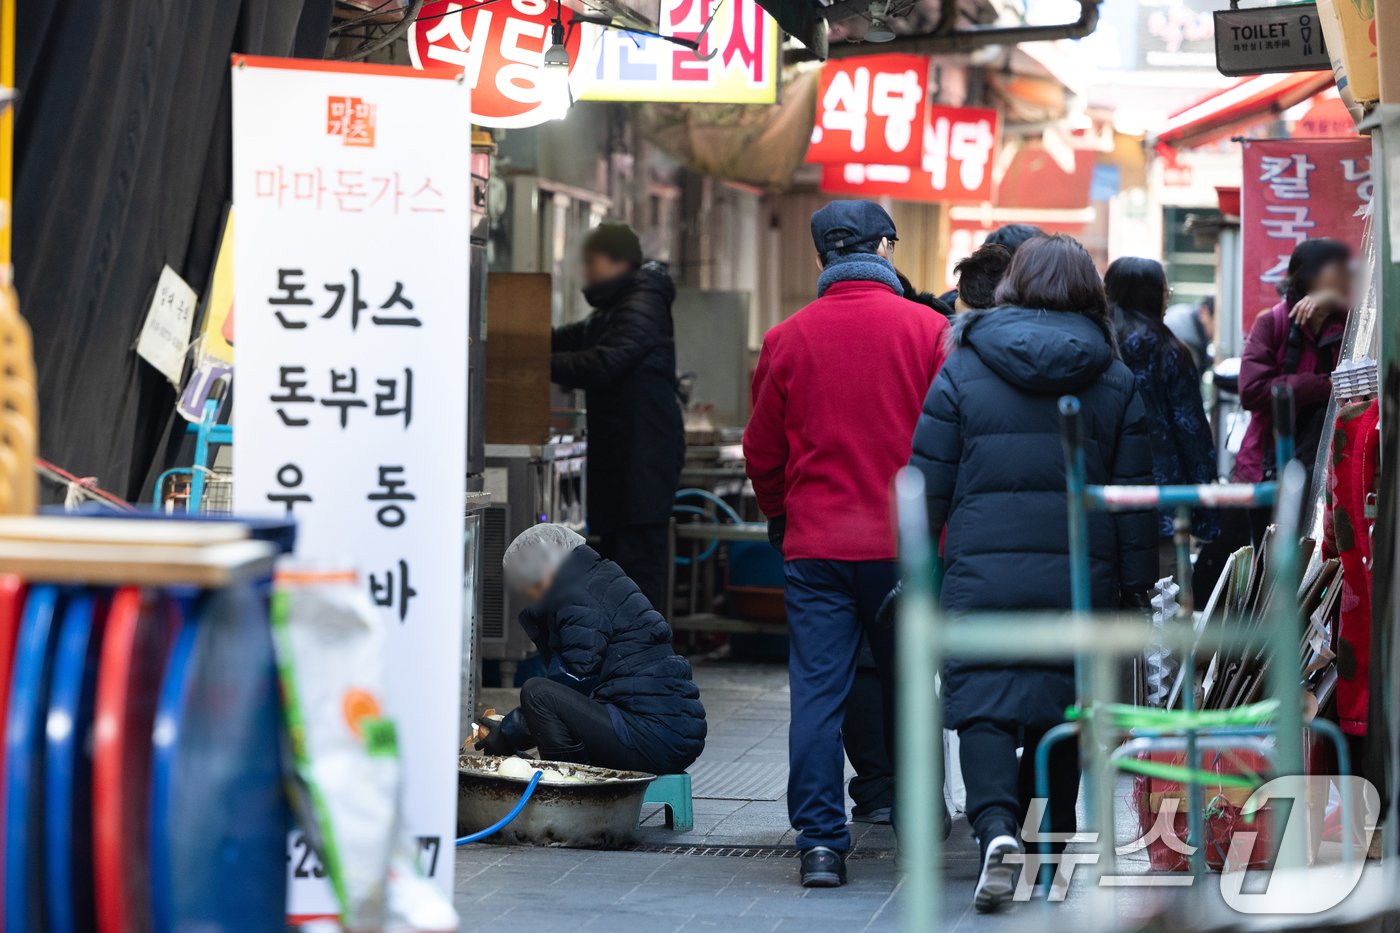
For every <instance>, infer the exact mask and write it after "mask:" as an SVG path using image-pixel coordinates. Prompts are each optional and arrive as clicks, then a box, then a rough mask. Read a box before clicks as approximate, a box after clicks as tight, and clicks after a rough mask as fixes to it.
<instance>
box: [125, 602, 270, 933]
mask: <svg viewBox="0 0 1400 933" xmlns="http://www.w3.org/2000/svg"><path fill="white" fill-rule="evenodd" d="M266 600H267V590H266V587H265V586H261V587H260V586H239V587H229V588H226V589H223V590H219V591H217V592H213V593H209V594H207V595H206V596H205V597H203V598H202V599H201V600H200V602H199V606H198V609H197V610H196V611H194V612H191V613H188V614H187V617H186V619H185V621H184V623H183V625H182V627H181V630H180V634H179V636H178V638H177V639H176V642H175V647H174V649H173V651H172V652H171V656H170V664H169V666H168V667H167V669H166V677H165V682H164V684H163V685H162V687H161V695H160V706H159V710H158V713H157V718H156V728H155V735H156V742H155V746H154V750H153V751H154V768H153V772H152V786H151V801H152V803H151V832H152V838H151V843H152V845H151V871H152V890H153V892H154V903H153V908H154V920H155V925H154V930H155V933H175V931H183V930H227V931H230V933H232V931H238V933H281V931H282V930H283V928H284V923H285V914H286V904H287V890H286V883H287V848H286V845H287V832H288V830H289V829H290V828H291V815H290V813H289V812H288V809H287V800H286V794H285V793H284V791H283V785H282V780H283V771H282V766H281V760H282V747H281V734H282V733H281V722H282V714H281V706H280V701H279V695H278V687H277V672H276V664H275V659H274V657H273V648H272V633H271V630H270V629H269V627H268V624H267V609H266ZM234 879H236V883H230V882H231V880H234Z"/></svg>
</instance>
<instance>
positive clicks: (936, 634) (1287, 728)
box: [895, 395, 1306, 933]
mask: <svg viewBox="0 0 1400 933" xmlns="http://www.w3.org/2000/svg"><path fill="white" fill-rule="evenodd" d="M1275 404H1276V406H1277V410H1278V413H1279V414H1280V415H1282V417H1279V418H1276V421H1275V423H1276V424H1278V425H1291V423H1292V418H1291V409H1292V404H1291V397H1286V396H1285V397H1279V396H1278V395H1276V397H1275ZM1077 411H1078V403H1077V401H1076V400H1073V399H1068V398H1067V399H1064V400H1062V401H1061V412H1062V414H1064V415H1066V416H1068V417H1067V418H1066V429H1067V432H1066V433H1067V437H1066V473H1067V477H1066V479H1067V482H1066V486H1067V490H1068V493H1069V496H1068V499H1069V504H1068V508H1069V536H1070V541H1069V547H1070V553H1071V581H1070V586H1071V593H1072V607H1073V608H1072V609H1071V611H1070V612H1068V613H1064V612H1053V611H1052V612H1015V613H987V614H983V615H980V616H979V617H978V618H977V619H975V620H973V621H971V623H970V624H969V620H968V619H967V618H965V617H960V618H959V619H958V620H957V622H956V623H952V622H951V621H950V620H949V619H947V618H946V617H945V616H943V614H942V613H941V611H940V609H939V607H938V602H937V598H936V594H937V592H938V588H939V576H938V575H939V567H938V564H937V562H936V560H935V554H934V551H933V546H932V544H931V541H930V533H929V527H928V519H927V511H926V504H925V499H924V478H923V475H922V474H921V473H919V472H918V470H916V469H912V468H906V469H905V470H904V471H902V472H901V473H900V475H899V477H898V478H897V480H896V484H895V488H896V498H897V503H898V512H899V530H900V543H901V548H900V552H901V560H902V563H903V570H904V595H903V599H902V601H901V604H900V613H899V623H898V624H899V633H898V635H899V642H900V646H901V650H900V652H899V671H898V674H899V685H898V689H899V709H898V720H899V722H898V725H899V740H900V758H899V762H898V765H899V782H898V784H897V793H898V805H899V809H900V813H901V824H902V825H903V826H905V827H907V828H906V830H905V832H903V833H901V837H900V842H901V852H902V856H903V859H904V861H905V864H906V865H907V867H908V875H909V880H910V883H909V884H908V885H907V886H906V888H905V890H906V892H907V893H906V903H905V912H904V916H905V928H906V929H909V930H911V931H912V930H918V931H920V933H922V931H926V930H929V929H933V928H934V927H935V919H936V917H937V916H938V907H939V901H940V897H941V882H942V879H941V874H940V861H941V855H942V842H941V839H940V835H941V833H940V831H939V829H938V824H939V820H938V819H937V814H936V807H935V805H934V802H935V801H936V800H937V796H936V795H937V794H939V793H941V787H942V783H943V778H942V762H941V760H940V756H939V755H938V754H937V742H938V737H939V736H940V735H941V734H942V709H941V706H940V703H939V699H938V697H937V696H936V695H935V690H934V677H935V674H936V673H937V672H938V671H939V670H940V669H941V667H942V662H943V659H944V657H946V656H948V655H956V656H958V657H960V658H977V657H982V658H998V659H1005V660H1041V661H1063V660H1065V659H1066V658H1069V657H1073V659H1074V661H1075V679H1076V692H1077V695H1078V697H1079V708H1080V709H1081V710H1093V709H1095V708H1096V707H1102V706H1103V704H1104V703H1106V702H1111V701H1112V700H1114V699H1115V697H1114V692H1115V690H1116V665H1117V663H1118V662H1119V661H1120V660H1121V659H1122V658H1124V657H1129V656H1133V655H1136V654H1138V653H1140V652H1141V651H1142V650H1143V646H1144V644H1145V642H1146V638H1147V634H1148V631H1147V622H1146V621H1145V620H1144V619H1142V618H1140V617H1134V616H1125V615H1118V616H1114V615H1111V614H1104V613H1100V614H1094V613H1092V612H1091V605H1090V599H1089V592H1090V590H1089V573H1088V531H1087V511H1088V509H1089V508H1091V507H1097V508H1103V509H1141V508H1146V507H1156V506H1159V505H1169V506H1175V507H1177V508H1178V510H1179V512H1178V515H1179V520H1178V523H1177V545H1178V552H1179V563H1180V565H1181V566H1182V567H1189V565H1190V564H1189V560H1187V559H1185V558H1186V556H1187V555H1184V554H1181V553H1180V552H1181V551H1182V549H1183V545H1188V544H1189V513H1190V509H1191V507H1192V506H1195V505H1200V504H1205V505H1213V506H1234V507H1245V506H1263V505H1268V504H1275V505H1276V512H1275V515H1276V523H1277V525H1278V533H1277V534H1276V535H1275V543H1274V548H1273V551H1272V565H1273V574H1272V576H1271V577H1270V582H1269V585H1270V587H1271V589H1272V598H1271V600H1270V607H1271V609H1270V620H1269V626H1270V629H1271V635H1270V637H1269V639H1268V644H1267V648H1266V650H1267V652H1268V656H1269V657H1271V658H1276V659H1278V663H1274V664H1270V665H1269V689H1270V694H1271V695H1272V697H1273V698H1274V701H1275V703H1276V704H1277V710H1276V712H1275V714H1274V720H1273V724H1272V729H1273V731H1274V732H1275V733H1276V735H1277V740H1276V742H1277V744H1276V747H1275V750H1274V754H1273V756H1272V757H1273V762H1274V766H1275V768H1276V770H1277V772H1278V773H1280V774H1301V773H1302V771H1303V748H1302V730H1303V723H1302V713H1301V707H1300V704H1299V702H1298V699H1299V698H1298V678H1297V677H1296V676H1295V674H1294V673H1293V671H1292V668H1293V667H1294V666H1295V665H1294V664H1293V660H1292V656H1293V654H1294V653H1295V652H1296V649H1297V645H1298V640H1299V637H1300V631H1299V623H1298V617H1297V611H1296V606H1295V594H1294V593H1293V592H1292V589H1293V587H1294V586H1295V581H1296V577H1297V563H1298V556H1297V552H1298V516H1299V514H1300V511H1301V504H1302V500H1303V497H1304V495H1305V493H1306V489H1305V487H1306V471H1305V470H1304V468H1303V467H1302V465H1301V464H1298V463H1296V462H1293V461H1292V460H1291V456H1292V444H1291V438H1289V439H1288V440H1285V441H1283V442H1281V443H1280V445H1279V452H1280V454H1281V455H1282V456H1281V459H1280V462H1282V463H1287V466H1286V467H1285V468H1284V469H1283V470H1282V471H1281V478H1280V480H1279V482H1278V483H1276V484H1275V483H1266V484H1256V485H1234V486H1228V485H1227V486H1210V487H1104V486H1089V485H1088V484H1087V483H1086V481H1085V473H1084V460H1083V452H1082V450H1081V449H1080V448H1079V445H1078V437H1077V434H1076V433H1075V432H1076V429H1077V420H1076V419H1075V418H1074V415H1075V414H1076V413H1077ZM1285 436H1287V434H1286V432H1285ZM1182 513H1184V514H1185V524H1184V525H1183V523H1182V521H1181V519H1180V516H1181V515H1182ZM1182 589H1183V592H1188V593H1189V583H1188V584H1187V585H1183V587H1182ZM1188 598H1189V597H1188ZM1188 607H1189V603H1188ZM1188 618H1189V616H1188ZM989 623H990V624H989ZM1157 637H1159V639H1160V641H1161V642H1162V643H1163V644H1164V645H1165V646H1166V647H1168V648H1171V649H1172V650H1177V651H1180V652H1181V653H1182V654H1183V655H1186V656H1188V657H1191V658H1194V653H1195V652H1197V651H1199V650H1215V649H1221V648H1223V649H1229V648H1238V647H1241V645H1240V644H1239V642H1241V639H1240V638H1239V636H1238V635H1237V634H1235V635H1231V634H1230V633H1225V632H1220V631H1203V632H1200V633H1198V632H1196V631H1195V629H1194V627H1193V626H1192V625H1190V624H1186V625H1181V626H1172V627H1169V628H1168V629H1166V630H1165V631H1162V632H1159V633H1157ZM1184 693H1189V691H1184ZM1236 731H1238V730H1236ZM1067 734H1077V735H1078V737H1079V739H1080V741H1081V748H1082V760H1083V771H1084V774H1085V777H1086V798H1087V800H1086V803H1087V808H1086V809H1087V811H1088V814H1089V820H1090V823H1091V826H1092V827H1093V828H1095V829H1097V830H1098V834H1097V842H1096V847H1097V856H1098V857H1097V861H1096V862H1095V863H1094V864H1093V865H1091V866H1089V867H1090V873H1091V878H1092V881H1093V883H1094V887H1093V894H1092V898H1093V899H1092V902H1091V905H1090V908H1091V909H1090V919H1091V921H1095V922H1096V923H1097V925H1099V926H1103V927H1104V928H1107V927H1108V925H1109V924H1110V923H1111V907H1110V905H1109V904H1108V903H1107V898H1108V897H1109V896H1110V891H1111V889H1107V888H1103V887H1101V886H1099V884H1098V881H1099V878H1100V876H1102V875H1103V873H1104V872H1105V869H1107V868H1109V867H1110V866H1112V865H1113V863H1114V856H1115V852H1114V838H1113V825H1114V823H1113V784H1114V781H1115V778H1116V769H1115V767H1114V756H1113V755H1112V753H1111V749H1113V748H1115V747H1116V745H1117V744H1118V738H1119V736H1118V734H1117V732H1116V730H1114V728H1113V726H1112V723H1111V721H1110V717H1108V716H1094V715H1089V716H1086V717H1084V718H1083V719H1082V723H1081V724H1080V725H1078V726H1071V727H1070V728H1064V727H1061V729H1060V734H1059V737H1060V738H1063V737H1064V736H1065V735H1067ZM1200 738H1201V736H1200V735H1199V734H1198V732H1196V731H1189V730H1188V731H1186V734H1185V736H1184V742H1183V744H1184V745H1185V746H1186V748H1187V760H1188V761H1198V760H1199V759H1198V756H1197V753H1196V751H1197V743H1198V740H1200ZM1050 740H1051V737H1050V736H1047V739H1046V741H1047V742H1048V741H1050ZM1221 740H1222V737H1221V736H1220V735H1219V734H1218V733H1217V734H1214V735H1212V736H1211V737H1210V739H1209V741H1210V742H1211V743H1215V742H1218V741H1221ZM1199 796H1200V795H1199V785H1197V792H1196V794H1195V799H1193V801H1192V803H1193V807H1192V809H1193V811H1195V812H1196V815H1197V816H1196V821H1195V822H1194V823H1193V826H1192V829H1191V836H1192V837H1194V838H1196V839H1200V838H1202V836H1201V827H1200V825H1199V814H1200V812H1201V811H1200V807H1199V806H1195V804H1199ZM1295 841H1296V845H1290V844H1289V842H1288V840H1285V845H1284V848H1283V849H1282V850H1281V851H1280V852H1279V858H1278V865H1279V867H1283V868H1289V867H1301V866H1303V865H1305V864H1306V852H1305V851H1304V842H1303V840H1302V839H1301V838H1300V839H1297V840H1295ZM1096 928H1097V926H1096Z"/></svg>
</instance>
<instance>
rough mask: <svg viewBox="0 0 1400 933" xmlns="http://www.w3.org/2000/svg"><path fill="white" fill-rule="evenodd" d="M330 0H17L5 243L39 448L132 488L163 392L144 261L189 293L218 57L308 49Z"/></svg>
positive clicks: (221, 160) (225, 143)
mask: <svg viewBox="0 0 1400 933" xmlns="http://www.w3.org/2000/svg"><path fill="white" fill-rule="evenodd" d="M331 4H332V0H195V2H191V0H61V2H55V0H19V9H18V30H17V36H16V39H17V52H18V55H17V84H18V87H19V90H20V95H21V97H20V104H19V109H18V113H17V123H16V147H15V148H16V152H15V162H16V169H15V171H16V180H15V205H14V243H15V248H14V252H15V272H16V285H17V287H18V290H19V295H20V308H21V310H22V311H23V313H24V316H25V317H26V318H27V319H28V321H29V324H30V326H31V327H32V328H33V330H34V354H35V358H36V362H37V365H38V377H39V417H40V424H39V448H40V454H41V455H42V456H44V457H46V458H47V459H49V460H52V461H54V462H55V463H57V464H59V465H60V466H62V467H65V468H67V469H69V470H71V471H73V472H74V473H76V474H78V475H80V476H96V477H97V478H98V481H99V482H100V483H101V484H102V485H103V486H104V487H106V488H108V489H110V490H112V491H113V492H115V493H117V494H118V495H121V496H124V497H126V498H128V499H133V500H135V499H138V498H139V497H140V496H141V494H142V492H143V490H146V489H148V488H149V479H150V477H151V476H152V475H153V472H154V471H155V470H157V469H159V468H163V467H164V466H165V465H166V464H164V463H159V462H157V461H158V460H159V459H160V458H161V456H162V451H163V450H164V448H165V446H166V442H167V440H168V439H169V438H170V437H172V436H174V435H175V433H176V432H177V430H178V426H177V425H176V424H175V421H174V420H173V419H174V418H175V416H174V405H175V400H176V399H175V390H174V389H173V388H172V387H171V385H170V383H169V382H167V381H166V379H165V377H164V376H162V375H161V374H160V373H158V372H157V371H156V370H155V369H154V368H153V367H151V366H150V365H149V364H147V363H146V362H145V361H144V360H142V359H141V358H140V357H138V356H137V355H136V353H135V350H134V349H133V347H134V344H135V341H136V337H137V334H138V333H139V332H140V328H141V324H142V322H143V321H144V319H145V314H146V310H147V308H148V306H149V304H150V300H151V296H152V295H153V294H154V291H155V283H156V279H157V278H158V277H159V275H160V270H161V267H162V266H165V265H169V266H170V267H171V268H172V269H174V270H175V271H176V272H179V273H180V275H181V276H182V277H183V278H184V279H185V281H186V282H188V283H189V284H190V286H191V287H192V288H194V289H195V291H197V292H200V293H201V294H202V293H203V291H204V288H205V286H206V284H207V282H208V279H209V274H210V270H211V266H212V264H213V253H214V249H215V246H216V244H217V240H218V234H219V226H220V220H221V217H222V213H223V209H224V206H225V204H226V203H227V201H228V199H229V196H230V188H231V148H230V135H231V126H230V79H229V56H230V55H232V54H234V53H236V52H246V53H251V54H259V55H295V56H298V57H311V58H320V57H321V55H322V52H323V50H324V48H325V43H326V36H327V33H328V31H329V27H330V16H331Z"/></svg>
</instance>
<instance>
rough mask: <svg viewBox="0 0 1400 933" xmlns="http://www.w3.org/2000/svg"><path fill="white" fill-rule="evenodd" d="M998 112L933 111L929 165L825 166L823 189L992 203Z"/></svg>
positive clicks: (927, 131) (926, 152)
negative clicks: (915, 166) (993, 163)
mask: <svg viewBox="0 0 1400 933" xmlns="http://www.w3.org/2000/svg"><path fill="white" fill-rule="evenodd" d="M996 147H997V112H996V111H995V110H981V109H975V108H972V107H942V106H931V107H929V108H928V122H927V123H925V125H924V141H923V161H922V164H921V165H920V166H919V167H918V168H914V167H911V166H908V165H866V164H863V163H859V162H847V163H846V164H844V165H823V166H822V182H821V188H822V190H823V191H826V192H829V193H831V194H858V195H864V196H865V197H884V196H888V197H892V198H898V199H900V200H903V201H934V202H942V203H981V202H983V201H990V200H991V199H992V162H993V161H994V159H995V158H996Z"/></svg>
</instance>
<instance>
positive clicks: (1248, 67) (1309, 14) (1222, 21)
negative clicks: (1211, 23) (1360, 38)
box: [1215, 3, 1332, 77]
mask: <svg viewBox="0 0 1400 933" xmlns="http://www.w3.org/2000/svg"><path fill="white" fill-rule="evenodd" d="M1215 65H1216V68H1217V69H1219V71H1220V73H1221V74H1223V75H1230V76H1231V77H1242V76H1245V75H1263V74H1278V73H1280V72H1285V71H1328V70H1330V69H1331V67H1332V60H1331V59H1330V58H1328V56H1327V43H1326V42H1324V41H1323V39H1322V25H1321V23H1320V22H1319V20H1318V14H1317V4H1316V3H1295V4H1290V5H1288V6H1269V7H1253V8H1251V9H1248V10H1218V11H1217V12H1216V14H1215Z"/></svg>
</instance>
